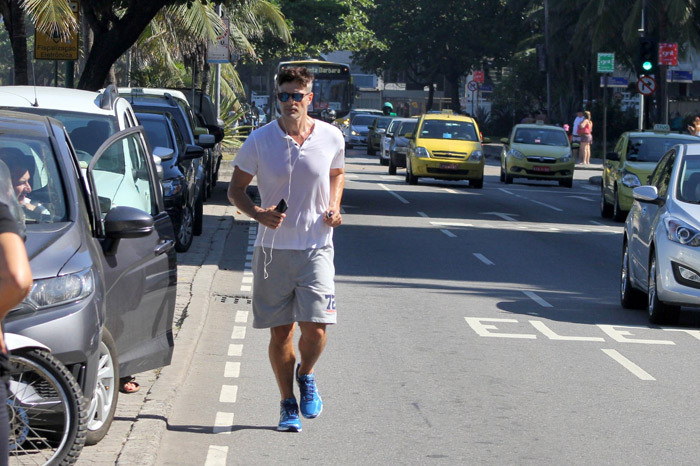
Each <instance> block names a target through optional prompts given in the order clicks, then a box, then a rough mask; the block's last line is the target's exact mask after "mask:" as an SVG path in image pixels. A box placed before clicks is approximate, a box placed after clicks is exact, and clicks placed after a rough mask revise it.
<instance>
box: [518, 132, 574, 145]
mask: <svg viewBox="0 0 700 466" xmlns="http://www.w3.org/2000/svg"><path fill="white" fill-rule="evenodd" d="M513 142H516V143H518V144H536V145H541V146H561V147H567V146H568V145H569V138H568V137H567V136H566V133H565V132H564V131H559V130H556V129H539V128H520V129H517V130H516V131H515V137H514V138H513Z"/></svg>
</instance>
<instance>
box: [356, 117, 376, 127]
mask: <svg viewBox="0 0 700 466" xmlns="http://www.w3.org/2000/svg"><path fill="white" fill-rule="evenodd" d="M375 118H377V117H376V116H374V115H357V116H355V118H353V119H352V124H353V125H354V126H370V125H371V124H372V122H373V121H374V120H375Z"/></svg>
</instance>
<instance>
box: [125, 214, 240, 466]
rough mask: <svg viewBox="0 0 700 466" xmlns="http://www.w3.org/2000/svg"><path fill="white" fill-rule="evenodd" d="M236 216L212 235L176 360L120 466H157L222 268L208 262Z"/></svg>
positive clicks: (144, 410) (156, 386) (147, 404)
mask: <svg viewBox="0 0 700 466" xmlns="http://www.w3.org/2000/svg"><path fill="white" fill-rule="evenodd" d="M232 225H233V217H232V216H228V218H227V220H226V221H224V222H219V224H218V228H217V230H216V231H215V233H214V235H213V236H212V241H211V247H210V249H209V251H208V253H207V256H206V258H205V260H204V261H203V264H204V265H202V266H201V267H200V268H199V270H197V273H196V274H195V277H194V280H193V282H192V298H191V299H190V302H189V304H188V305H187V314H188V315H187V317H186V319H185V321H184V324H183V325H182V327H181V328H180V331H179V332H178V334H177V337H176V338H175V348H174V351H173V358H172V363H171V365H169V366H166V367H164V368H163V369H162V370H161V372H160V374H159V376H158V378H157V379H156V381H155V382H154V383H153V385H151V387H150V389H149V391H148V394H147V395H146V398H145V401H144V404H143V406H142V407H141V410H140V411H139V414H138V416H137V418H136V421H134V423H133V426H132V428H131V431H130V432H129V436H128V438H127V441H126V442H125V443H124V447H123V448H122V450H121V452H120V453H119V457H118V458H117V461H116V464H118V465H129V466H131V465H134V464H139V465H155V464H156V461H157V459H158V450H159V448H160V442H161V439H162V438H163V434H164V432H165V430H166V429H167V427H168V418H169V417H170V413H171V411H172V408H173V402H174V400H175V397H176V395H177V391H178V390H179V388H180V387H181V386H182V384H183V381H184V380H185V378H186V377H187V374H188V372H189V369H190V365H191V364H192V359H193V358H194V352H195V351H194V350H195V348H196V347H197V343H198V342H199V338H200V336H201V334H202V330H203V328H204V323H205V321H206V318H207V314H208V312H209V302H210V300H211V287H212V285H213V282H214V275H215V274H216V272H217V271H218V269H219V267H218V261H217V260H214V261H212V262H214V264H207V262H208V260H207V259H209V258H214V259H218V258H220V257H222V255H223V249H224V245H225V244H226V236H227V235H228V234H229V232H230V231H231V228H232Z"/></svg>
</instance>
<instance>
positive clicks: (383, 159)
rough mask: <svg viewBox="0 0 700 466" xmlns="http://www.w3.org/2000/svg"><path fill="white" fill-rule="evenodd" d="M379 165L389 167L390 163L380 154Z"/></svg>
mask: <svg viewBox="0 0 700 466" xmlns="http://www.w3.org/2000/svg"><path fill="white" fill-rule="evenodd" d="M379 164H380V165H385V166H386V165H389V161H388V160H387V159H385V158H384V157H382V154H379Z"/></svg>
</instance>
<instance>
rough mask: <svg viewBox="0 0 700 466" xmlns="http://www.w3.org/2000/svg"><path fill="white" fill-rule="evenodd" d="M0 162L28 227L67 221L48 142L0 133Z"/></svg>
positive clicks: (55, 160)
mask: <svg viewBox="0 0 700 466" xmlns="http://www.w3.org/2000/svg"><path fill="white" fill-rule="evenodd" d="M0 160H2V161H3V162H4V163H5V165H7V167H8V168H9V169H10V176H11V178H12V186H13V190H14V194H15V196H16V197H17V200H18V201H19V204H20V206H21V207H22V211H23V212H24V216H25V218H26V223H27V226H28V227H30V226H31V225H32V224H37V223H56V222H65V221H67V220H68V218H67V209H66V196H65V191H64V188H63V181H62V178H61V174H60V172H59V168H58V161H57V159H56V154H55V153H54V151H53V147H52V145H51V143H50V142H49V140H48V139H46V138H39V137H32V136H28V135H24V134H21V133H19V134H12V133H10V134H8V133H0Z"/></svg>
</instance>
